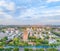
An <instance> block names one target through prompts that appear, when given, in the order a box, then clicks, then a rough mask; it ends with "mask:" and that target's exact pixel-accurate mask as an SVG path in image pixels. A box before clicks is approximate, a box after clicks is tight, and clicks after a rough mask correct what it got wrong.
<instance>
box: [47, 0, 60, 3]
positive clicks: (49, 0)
mask: <svg viewBox="0 0 60 51" xmlns="http://www.w3.org/2000/svg"><path fill="white" fill-rule="evenodd" d="M57 1H60V0H47V2H48V3H50V2H57Z"/></svg>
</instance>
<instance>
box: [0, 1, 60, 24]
mask: <svg viewBox="0 0 60 51" xmlns="http://www.w3.org/2000/svg"><path fill="white" fill-rule="evenodd" d="M41 24H43V25H44V24H45V25H47V24H49V25H60V0H0V25H41Z"/></svg>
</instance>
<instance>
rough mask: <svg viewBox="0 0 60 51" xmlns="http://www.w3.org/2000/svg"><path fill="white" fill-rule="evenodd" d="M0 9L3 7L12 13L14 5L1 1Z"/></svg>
mask: <svg viewBox="0 0 60 51" xmlns="http://www.w3.org/2000/svg"><path fill="white" fill-rule="evenodd" d="M0 7H4V8H6V9H7V10H10V11H13V10H15V3H14V2H9V3H7V2H6V1H5V0H1V1H0Z"/></svg>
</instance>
